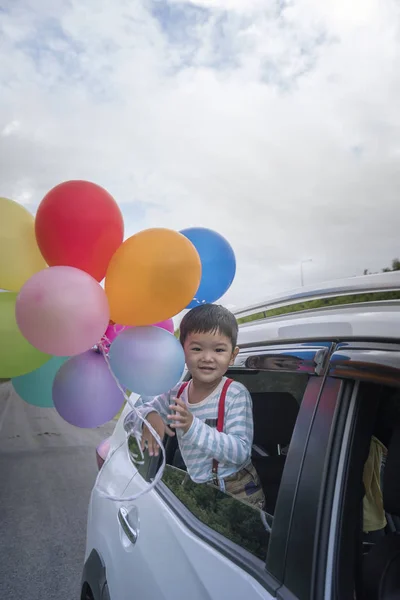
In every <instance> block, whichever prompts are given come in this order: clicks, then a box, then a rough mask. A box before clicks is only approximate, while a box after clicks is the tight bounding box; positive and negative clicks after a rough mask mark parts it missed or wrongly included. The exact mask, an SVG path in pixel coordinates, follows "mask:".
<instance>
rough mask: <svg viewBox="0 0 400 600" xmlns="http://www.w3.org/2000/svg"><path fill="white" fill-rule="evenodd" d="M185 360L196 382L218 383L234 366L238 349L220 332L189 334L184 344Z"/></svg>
mask: <svg viewBox="0 0 400 600" xmlns="http://www.w3.org/2000/svg"><path fill="white" fill-rule="evenodd" d="M184 351H185V359H186V365H187V368H188V370H189V371H190V373H191V375H192V378H193V380H194V382H196V381H197V382H198V383H205V384H209V385H210V384H212V383H214V382H215V383H218V382H219V380H221V379H222V377H223V376H224V375H225V373H226V371H227V370H228V367H229V366H230V365H231V364H233V362H234V360H235V358H236V355H237V353H238V348H232V342H231V340H230V339H229V338H228V337H227V336H225V335H224V334H221V333H220V332H219V331H218V330H216V331H212V332H207V333H189V334H188V336H187V338H186V340H185V344H184Z"/></svg>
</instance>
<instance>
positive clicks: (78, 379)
mask: <svg viewBox="0 0 400 600" xmlns="http://www.w3.org/2000/svg"><path fill="white" fill-rule="evenodd" d="M53 402H54V406H55V408H56V410H57V412H58V413H59V414H60V415H61V417H62V418H63V419H64V420H65V421H67V422H68V423H71V425H75V426H76V427H85V428H94V427H99V426H100V425H104V423H107V422H108V421H110V420H111V419H112V418H113V417H115V415H116V414H117V413H118V412H119V410H120V409H121V407H122V405H123V403H124V395H123V393H122V392H121V390H120V389H119V388H118V386H117V384H116V382H115V380H114V378H113V376H112V374H111V372H110V370H109V368H108V366H107V363H106V361H105V360H104V357H103V355H102V354H99V353H98V352H96V351H95V350H88V351H87V352H84V353H83V354H80V355H79V356H74V357H72V358H70V359H69V360H68V361H67V362H66V363H64V364H63V365H62V367H61V368H60V370H59V371H58V373H57V375H56V377H55V379H54V383H53Z"/></svg>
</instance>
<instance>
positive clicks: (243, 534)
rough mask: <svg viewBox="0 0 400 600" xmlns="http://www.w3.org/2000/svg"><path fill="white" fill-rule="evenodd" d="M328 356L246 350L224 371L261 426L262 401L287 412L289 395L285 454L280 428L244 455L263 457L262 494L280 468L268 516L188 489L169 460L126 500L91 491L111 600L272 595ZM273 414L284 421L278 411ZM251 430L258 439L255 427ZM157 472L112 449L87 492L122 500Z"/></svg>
mask: <svg viewBox="0 0 400 600" xmlns="http://www.w3.org/2000/svg"><path fill="white" fill-rule="evenodd" d="M330 348H331V344H330V343H325V344H324V343H318V344H296V345H279V346H269V347H268V346H266V347H264V348H260V347H256V348H246V350H245V351H243V352H241V353H240V354H239V356H238V357H237V359H236V362H235V365H234V367H233V369H232V370H231V373H230V375H231V376H232V377H234V378H236V379H239V380H241V381H243V382H244V383H245V384H246V385H248V387H249V389H250V392H252V389H251V388H253V394H254V397H255V396H256V395H257V394H258V395H259V396H258V397H257V402H258V403H259V413H258V414H259V415H261V416H260V417H258V418H259V419H261V421H263V422H264V421H265V422H267V421H268V418H267V417H266V415H267V412H266V410H267V409H264V408H263V406H264V405H265V406H267V404H268V403H269V402H272V401H273V402H275V406H277V404H276V402H277V398H278V400H279V394H284V396H285V402H286V401H289V400H290V402H291V403H292V404H293V399H294V400H296V396H297V397H298V407H297V413H296V415H295V419H294V421H293V431H291V432H290V433H291V435H290V439H289V440H288V441H289V444H287V445H288V449H287V448H286V449H285V448H283V446H282V445H283V443H284V440H285V439H287V432H285V431H284V430H285V427H277V429H280V430H281V431H282V444H281V443H280V442H277V439H278V438H276V439H275V438H274V440H273V442H272V443H270V440H269V439H267V438H268V435H267V434H266V439H265V440H263V438H262V435H263V434H261V433H260V439H259V440H257V441H258V442H259V443H258V444H257V447H258V450H256V449H255V450H254V453H255V455H254V457H255V456H256V452H259V453H260V452H261V458H260V461H261V460H262V459H265V460H264V465H263V467H266V468H264V471H263V473H264V472H266V473H267V477H266V479H265V481H267V493H268V482H269V481H270V479H269V478H268V477H269V475H270V474H271V471H273V469H270V467H271V466H273V465H275V466H276V464H277V463H279V464H282V462H283V463H284V465H283V469H282V470H281V472H280V477H281V481H280V486H279V490H278V493H277V494H276V500H275V498H274V502H273V506H274V508H273V514H265V513H263V514H262V515H260V513H259V511H258V510H256V509H255V508H253V507H251V506H249V505H245V504H243V503H241V502H239V501H238V500H236V499H232V498H230V497H229V496H227V495H226V494H222V492H219V491H218V490H215V489H214V488H212V487H211V486H208V485H207V484H202V485H198V484H193V483H192V482H191V481H190V480H189V478H188V476H187V474H186V473H185V472H184V471H182V470H180V469H177V468H176V467H174V466H173V464H172V461H170V464H168V465H167V466H166V468H165V471H164V474H163V478H162V482H160V484H159V485H158V486H157V488H156V489H153V490H152V491H150V492H149V493H146V494H145V495H143V496H141V497H140V498H138V499H137V500H136V501H135V502H128V501H127V502H118V503H114V502H112V501H110V500H107V499H105V498H102V497H100V496H99V495H98V494H97V492H96V488H95V490H94V491H93V494H92V513H93V514H94V513H95V514H96V521H97V522H98V523H99V522H103V523H104V524H105V523H107V527H104V531H103V535H102V538H101V542H99V541H98V542H97V543H98V544H100V545H101V552H102V558H103V560H104V563H105V568H106V574H107V582H108V588H109V594H110V598H111V600H128V599H129V600H132V599H135V598H138V599H140V600H147V599H149V600H152V599H154V598H158V599H159V600H164V599H165V600H180V599H182V600H184V599H185V600H186V599H187V598H190V599H191V600H207V599H210V600H217V599H218V600H220V599H221V598H230V599H231V600H243V598H245V597H249V598H251V599H254V600H256V599H257V598H260V599H261V598H262V599H264V600H267V599H269V598H275V597H277V596H279V590H280V588H281V587H282V584H283V583H284V581H285V570H286V561H287V556H288V553H289V552H290V547H289V545H288V542H289V539H290V538H291V529H292V520H293V519H292V515H293V510H294V507H295V499H296V495H297V490H298V482H299V477H300V474H301V472H302V469H303V466H304V460H305V449H306V447H307V446H308V444H309V433H310V428H311V425H312V423H313V421H314V418H315V411H316V409H317V406H318V403H319V400H320V391H321V389H322V386H323V382H324V379H325V369H326V365H327V363H328V361H327V358H328V356H329V352H330ZM254 390H255V391H254ZM277 395H278V396H277ZM281 398H282V399H283V396H281ZM253 402H255V401H254V400H253ZM263 403H264V404H263ZM260 407H261V408H260ZM281 412H282V415H283V417H284V416H285V411H281ZM292 412H293V411H292ZM256 429H257V427H256ZM267 429H268V428H267ZM258 430H259V431H264V429H263V427H261V428H258ZM269 431H271V430H269ZM285 436H286V437H285ZM113 444H114V448H115V447H118V443H116V442H115V441H114V442H113ZM284 450H285V454H283V451H284ZM263 453H264V455H265V456H263ZM282 457H284V461H282V460H281V459H282ZM269 459H271V461H270V462H268V460H269ZM275 459H276V460H275ZM254 460H256V458H254ZM158 467H159V463H158V461H157V460H156V459H149V457H146V460H145V461H144V463H143V464H142V465H139V466H138V465H136V467H135V466H134V465H133V464H132V461H131V456H130V455H129V452H128V451H127V448H126V445H123V444H122V445H120V447H119V450H117V451H116V452H115V454H114V455H113V457H112V458H111V459H110V460H109V461H107V462H106V464H105V466H104V467H103V469H102V472H101V476H99V480H98V486H97V487H99V486H101V487H102V489H103V490H105V491H107V492H108V493H110V492H112V493H114V494H119V495H120V494H121V493H123V494H124V495H125V496H126V497H129V496H132V495H133V494H137V493H139V492H141V491H143V490H145V489H146V487H147V486H148V485H149V483H148V482H149V480H151V479H152V477H154V474H155V472H156V471H157V469H158ZM260 468H261V467H260ZM89 519H90V516H89ZM98 539H99V538H98ZM88 547H90V542H89V544H88ZM308 576H309V575H308V572H307V573H306V574H305V577H308ZM303 577H304V576H303ZM293 597H295V596H293Z"/></svg>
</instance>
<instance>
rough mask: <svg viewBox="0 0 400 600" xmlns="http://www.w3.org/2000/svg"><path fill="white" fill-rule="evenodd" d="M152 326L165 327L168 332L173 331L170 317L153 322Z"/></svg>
mask: <svg viewBox="0 0 400 600" xmlns="http://www.w3.org/2000/svg"><path fill="white" fill-rule="evenodd" d="M154 327H161V329H166V330H167V331H169V332H170V333H174V331H175V328H174V322H173V320H172V319H167V320H166V321H160V323H155V325H154Z"/></svg>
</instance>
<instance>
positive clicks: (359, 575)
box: [81, 272, 400, 600]
mask: <svg viewBox="0 0 400 600" xmlns="http://www.w3.org/2000/svg"><path fill="white" fill-rule="evenodd" d="M399 290H400V273H399V272H397V273H396V272H393V273H385V274H381V275H376V276H365V277H360V278H353V279H350V280H345V281H343V282H339V283H335V284H334V285H329V284H327V285H324V286H321V287H320V288H319V289H318V290H310V289H308V288H303V289H302V290H301V291H300V292H299V293H295V294H292V295H287V296H286V297H284V298H280V299H276V300H273V301H269V302H267V303H264V304H262V305H259V306H253V307H250V308H248V309H246V310H244V311H241V312H240V313H237V317H242V316H245V315H249V314H252V313H258V312H264V311H268V310H269V309H271V308H276V307H282V306H286V305H287V306H289V305H293V304H296V303H299V302H302V301H306V300H313V299H321V298H329V297H333V296H342V295H347V294H356V293H365V292H378V291H397V292H398V291H399ZM239 343H240V347H241V350H240V353H239V355H238V357H237V360H236V363H235V365H234V367H233V368H231V369H230V371H229V375H230V376H231V377H233V378H235V379H237V380H240V381H241V382H243V383H244V384H245V385H246V387H247V388H248V389H249V391H250V392H251V395H252V398H253V406H254V424H255V434H254V446H253V461H254V465H255V467H256V469H257V471H258V473H259V476H260V479H261V482H262V485H263V489H264V492H265V496H266V499H267V506H266V513H261V512H260V511H259V510H257V509H256V508H253V507H251V506H249V505H246V504H243V503H242V502H240V501H239V500H236V499H234V498H232V497H229V496H228V495H226V494H223V493H222V492H220V491H218V490H216V489H215V488H214V487H212V486H210V485H208V484H201V485H199V484H194V483H192V482H191V481H190V479H189V478H188V477H187V475H186V472H185V470H184V465H182V463H181V462H180V460H179V453H177V446H176V439H175V438H168V439H167V440H166V455H167V466H166V468H165V471H164V474H163V477H162V481H161V482H160V483H159V484H157V486H156V487H155V488H154V489H152V490H151V491H150V492H149V493H147V494H145V495H143V496H141V497H140V498H139V499H138V500H137V501H135V502H128V501H126V502H114V501H112V500H109V499H106V498H104V497H103V496H102V495H101V490H102V491H103V492H104V491H105V492H106V493H108V494H113V495H116V496H119V497H129V496H133V495H135V494H137V493H138V492H140V491H141V490H143V489H145V488H146V487H147V486H148V485H149V482H150V481H152V479H153V478H154V476H155V474H156V473H157V470H158V468H159V465H160V457H158V458H156V457H153V458H150V457H148V456H147V455H146V456H145V460H144V461H142V464H138V462H137V460H136V459H135V458H134V456H133V455H134V449H133V450H132V446H131V451H129V449H128V444H127V443H126V434H125V431H124V428H123V419H124V417H125V415H126V413H127V412H128V411H129V410H130V408H129V407H126V409H125V411H124V413H123V414H122V415H121V418H120V420H119V422H118V424H117V426H116V428H115V431H114V434H113V435H112V437H111V438H110V439H109V440H107V441H106V442H105V443H104V444H103V445H102V447H100V448H99V449H98V462H99V467H100V471H99V476H98V478H97V481H96V484H95V486H94V488H93V491H92V495H91V500H90V506H89V516H88V527H87V547H86V562H85V566H84V572H83V579H82V595H81V600H261V599H262V600H269V599H272V598H278V599H280V600H295V599H298V600H314V599H315V600H333V599H335V600H347V599H348V600H353V599H354V598H357V600H360V599H365V600H375V599H376V600H378V599H380V600H385V599H389V598H390V599H394V598H400V535H399V533H400V476H399V473H400V399H399V398H400V396H399V387H400V300H389V301H388V300H384V301H380V302H378V301H373V302H368V303H356V304H347V305H340V306H334V307H326V308H320V309H314V310H304V311H302V312H293V313H291V314H285V315H280V316H277V317H269V318H265V319H262V320H258V321H254V322H251V323H246V324H245V325H243V326H241V327H240V333H239ZM373 436H374V437H373ZM376 439H378V440H379V443H380V444H381V446H380V447H381V448H383V450H382V453H381V454H379V453H378V454H377V455H373V454H372V449H373V448H375V446H373V442H374V440H376ZM132 443H133V442H132V440H131V442H130V444H132ZM382 444H383V446H382ZM384 448H386V449H387V453H385V451H384ZM115 449H116V450H115ZM110 450H111V451H113V450H115V452H114V453H113V454H111V453H109V452H110ZM107 456H108V457H110V456H111V458H108V459H107V460H106V461H105V463H104V465H103V462H104V459H105V458H106V457H107ZM383 459H385V460H383ZM371 461H372V462H371ZM374 461H375V462H374ZM383 464H385V467H384V469H383V468H381V467H382V465H383ZM102 465H103V466H102ZM366 465H369V467H371V469H372V470H371V469H370V470H368V469H367V466H366ZM379 470H380V473H379ZM377 471H378V472H377ZM371 473H372V474H371ZM368 474H371V477H369V475H368ZM380 475H381V476H382V481H381V482H380V479H379V477H380ZM371 490H372V492H371ZM371 494H372V495H371ZM382 494H383V500H382ZM371 498H372V500H371ZM382 502H383V505H382ZM374 511H375V512H374ZM371 515H372V516H371ZM368 519H369V520H368ZM371 519H372V520H374V519H375V521H374V522H375V523H381V525H380V526H378V525H375V528H374V525H368V523H369V522H370V521H371Z"/></svg>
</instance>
